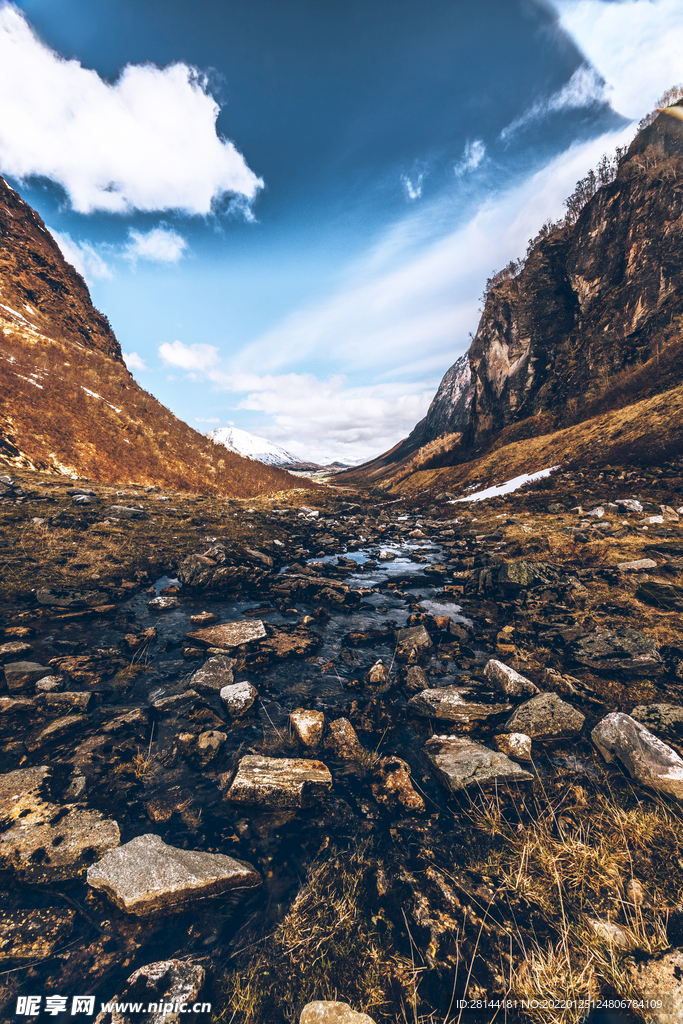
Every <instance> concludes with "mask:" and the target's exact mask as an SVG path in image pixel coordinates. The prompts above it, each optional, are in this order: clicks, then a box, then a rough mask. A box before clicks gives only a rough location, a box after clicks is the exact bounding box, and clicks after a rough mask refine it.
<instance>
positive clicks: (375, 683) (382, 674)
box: [363, 658, 390, 692]
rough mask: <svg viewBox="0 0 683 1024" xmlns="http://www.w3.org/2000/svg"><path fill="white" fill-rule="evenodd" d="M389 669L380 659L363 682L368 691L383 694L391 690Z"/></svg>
mask: <svg viewBox="0 0 683 1024" xmlns="http://www.w3.org/2000/svg"><path fill="white" fill-rule="evenodd" d="M389 681H390V680H389V669H388V668H387V666H386V665H385V664H384V662H383V661H382V659H381V658H379V659H378V660H377V661H376V662H375V664H374V665H373V666H372V668H371V669H370V670H369V671H368V672H367V673H366V675H365V678H364V680H363V682H364V684H365V686H366V688H367V689H371V690H374V691H375V692H382V691H384V690H388V689H389Z"/></svg>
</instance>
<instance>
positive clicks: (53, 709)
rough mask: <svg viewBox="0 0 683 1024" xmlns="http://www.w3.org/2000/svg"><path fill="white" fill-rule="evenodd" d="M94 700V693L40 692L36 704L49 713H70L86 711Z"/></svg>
mask: <svg viewBox="0 0 683 1024" xmlns="http://www.w3.org/2000/svg"><path fill="white" fill-rule="evenodd" d="M93 701H94V695H93V694H92V693H87V692H86V693H74V692H72V691H69V690H67V691H66V692H65V693H40V694H38V695H37V696H36V705H37V707H39V708H40V709H41V710H42V711H44V712H45V714H48V715H68V714H69V713H70V712H72V711H76V712H81V713H83V712H85V711H87V710H88V708H89V707H90V706H91V704H92V703H93Z"/></svg>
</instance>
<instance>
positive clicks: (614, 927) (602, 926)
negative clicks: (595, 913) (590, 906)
mask: <svg viewBox="0 0 683 1024" xmlns="http://www.w3.org/2000/svg"><path fill="white" fill-rule="evenodd" d="M586 924H587V925H588V927H589V928H590V929H591V931H592V932H593V934H594V935H597V937H598V938H599V939H602V941H603V942H606V943H607V945H608V946H618V947H619V949H631V948H632V947H633V946H636V945H637V944H638V940H637V939H636V937H635V935H634V934H633V932H631V931H630V930H629V929H628V928H624V927H623V926H622V925H619V924H615V923H614V921H604V920H603V919H602V918H600V917H588V918H586Z"/></svg>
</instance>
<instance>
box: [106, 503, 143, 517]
mask: <svg viewBox="0 0 683 1024" xmlns="http://www.w3.org/2000/svg"><path fill="white" fill-rule="evenodd" d="M107 516H113V518H114V519H149V516H148V515H147V513H146V512H145V511H144V509H141V508H128V506H127V505H110V506H109V508H108V509H107Z"/></svg>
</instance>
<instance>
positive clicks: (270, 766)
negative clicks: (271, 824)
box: [226, 754, 332, 809]
mask: <svg viewBox="0 0 683 1024" xmlns="http://www.w3.org/2000/svg"><path fill="white" fill-rule="evenodd" d="M331 788H332V776H331V775H330V772H329V770H328V768H327V767H326V766H325V765H324V764H323V763H322V761H309V760H303V759H300V758H289V757H261V756H260V755H252V754H249V755H247V756H246V757H243V758H242V760H241V761H240V764H239V768H238V771H237V774H236V776H235V778H234V779H233V782H232V785H231V786H230V789H229V790H228V792H227V794H226V799H227V800H228V801H230V803H235V804H249V805H255V806H260V807H270V808H274V809H284V808H306V807H312V806H314V805H315V804H317V803H319V802H320V801H321V800H322V799H324V797H325V796H326V795H327V793H328V792H329V791H330V789H331Z"/></svg>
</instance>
